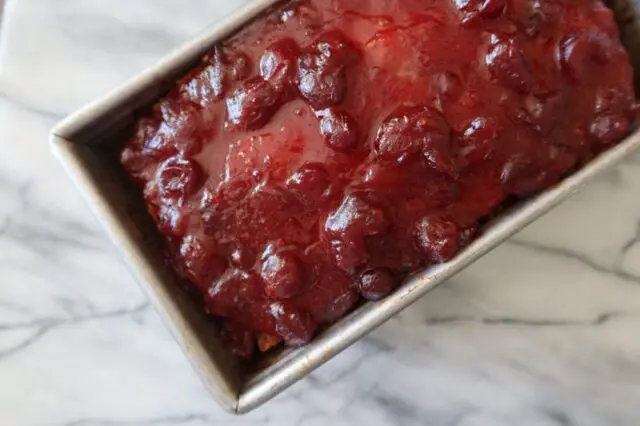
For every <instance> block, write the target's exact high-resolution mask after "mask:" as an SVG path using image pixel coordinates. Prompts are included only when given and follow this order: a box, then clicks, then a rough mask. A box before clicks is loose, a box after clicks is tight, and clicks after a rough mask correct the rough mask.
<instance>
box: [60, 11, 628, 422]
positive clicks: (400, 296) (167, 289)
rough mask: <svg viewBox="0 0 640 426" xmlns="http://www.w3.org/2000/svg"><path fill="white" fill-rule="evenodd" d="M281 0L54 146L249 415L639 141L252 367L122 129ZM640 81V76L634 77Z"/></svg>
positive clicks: (224, 30) (162, 66)
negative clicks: (140, 176) (185, 277)
mask: <svg viewBox="0 0 640 426" xmlns="http://www.w3.org/2000/svg"><path fill="white" fill-rule="evenodd" d="M275 3H278V1H277V0H257V1H254V2H252V3H250V4H249V5H248V6H245V7H244V8H243V9H241V10H240V11H239V12H238V13H237V14H235V15H234V16H232V17H231V18H229V19H227V20H226V21H225V22H223V23H221V24H220V25H218V26H216V27H215V28H213V29H211V30H209V31H207V32H205V33H204V34H203V35H201V36H199V37H198V38H196V39H194V40H193V41H191V42H189V43H187V44H186V45H184V46H183V47H181V48H179V49H178V50H177V51H175V52H174V53H172V54H170V55H169V56H168V57H166V58H165V59H163V60H162V61H160V62H159V63H158V64H157V65H155V66H153V67H152V68H150V69H148V70H147V71H145V72H143V73H142V74H141V75H139V76H137V77H136V78H134V79H133V80H131V81H130V82H128V83H126V84H125V85H124V86H122V87H121V88H119V89H117V90H115V91H113V92H112V93H110V94H108V95H107V96H106V97H104V98H103V99H100V100H98V101H96V102H94V103H92V104H90V105H89V106H87V107H85V108H83V109H81V110H80V111H78V112H76V113H74V114H72V115H71V116H70V117H68V118H66V119H65V120H64V121H63V122H61V123H60V124H58V125H57V126H56V127H55V128H54V129H53V130H52V133H51V147H52V149H53V152H54V153H55V155H56V156H57V157H58V159H59V160H60V162H61V163H62V164H63V166H64V167H65V168H66V170H67V172H68V174H69V175H70V177H71V178H72V180H73V182H74V183H75V185H76V186H77V188H78V189H79V190H80V191H81V192H82V194H83V195H84V197H85V198H86V200H87V202H88V203H89V205H90V207H91V209H92V210H93V212H94V214H95V215H96V217H97V218H98V220H99V221H100V223H101V224H102V226H103V227H104V229H105V230H106V232H107V233H108V234H109V236H110V238H111V240H112V241H113V243H114V244H115V246H116V248H117V249H118V250H119V251H120V253H121V255H122V257H123V258H124V260H125V262H126V263H127V264H128V265H129V267H130V269H131V272H132V273H133V275H134V276H135V278H136V280H137V281H138V282H139V283H140V285H141V286H142V287H143V288H144V289H145V290H146V292H147V293H148V295H149V297H150V298H151V299H152V301H153V302H154V303H155V306H156V308H157V310H158V311H159V312H160V314H161V316H162V317H163V319H164V320H165V322H166V324H167V326H168V327H169V328H170V329H171V331H172V333H173V334H174V336H175V338H176V340H177V341H178V343H179V344H180V346H181V347H182V349H183V351H184V353H185V354H186V356H187V357H188V359H189V361H190V362H191V364H192V366H193V368H194V369H195V370H196V372H197V373H198V374H199V376H200V377H201V378H202V381H203V382H204V384H205V386H206V387H207V388H208V389H209V390H210V391H211V393H212V395H213V396H214V397H215V398H216V400H217V401H218V402H219V403H220V404H221V405H222V406H223V407H224V408H225V409H226V410H228V411H230V412H232V413H236V414H240V413H246V412H248V411H251V410H253V409H254V408H256V407H258V406H259V405H261V404H263V403H265V402H266V401H268V400H269V399H271V398H273V397H274V396H275V395H277V394H278V393H280V392H282V391H283V390H284V389H286V388H287V387H289V386H291V385H292V384H293V383H295V382H296V381H298V380H300V379H302V378H303V377H305V376H306V375H307V374H309V373H310V372H311V371H313V370H314V369H316V368H317V367H319V366H321V365H322V364H324V363H325V362H327V361H328V360H329V359H331V358H332V357H334V356H335V355H336V354H338V353H339V352H341V351H342V350H344V349H345V348H347V347H348V346H349V345H351V344H353V343H354V342H355V341H357V340H358V339H360V338H361V337H362V336H364V335H366V334H367V333H369V332H370V331H372V330H373V329H375V328H376V327H378V326H379V325H381V324H382V323H384V322H385V321H387V320H388V319H389V318H391V317H392V316H394V315H395V314H397V313H398V312H400V311H401V310H403V309H404V308H406V307H407V306H409V305H411V304H412V303H414V302H415V301H416V300H418V299H419V298H421V297H422V296H424V295H425V294H427V293H428V292H429V291H431V290H433V289H434V288H435V287H436V286H438V285H439V284H442V283H443V282H445V281H446V280H447V279H448V278H450V277H451V276H453V275H454V274H456V273H457V272H459V271H461V270H462V269H464V268H466V267H467V266H469V265H470V264H471V263H473V262H474V261H475V260H477V259H479V258H480V257H481V256H483V255H484V254H486V253H487V252H489V251H490V250H492V249H493V248H494V247H496V246H497V245H499V244H500V243H501V242H503V241H504V240H505V239H507V238H508V237H509V236H511V235H513V234H514V233H516V232H518V231H520V230H521V229H523V228H524V227H525V226H526V225H528V224H529V223H531V222H532V221H534V220H535V219H536V218H538V217H540V216H541V215H543V214H544V213H546V212H548V211H549V210H550V209H551V208H553V207H554V206H556V205H557V204H559V203H560V202H562V201H563V200H565V199H566V198H567V197H569V196H570V195H571V194H573V193H574V192H576V191H577V190H578V189H580V187H582V186H583V185H585V184H586V183H587V182H589V181H590V180H592V179H593V178H594V177H595V176H596V175H598V174H599V173H600V172H602V171H604V170H606V169H609V168H611V167H614V166H615V165H616V163H618V162H619V161H621V160H622V159H624V158H625V157H626V156H627V155H629V154H630V153H631V152H632V151H634V150H635V149H636V148H637V147H638V146H639V145H640V133H639V132H638V131H635V132H634V133H633V134H631V135H630V136H628V137H627V138H626V139H625V140H624V141H622V142H621V143H620V144H619V145H617V146H615V147H613V148H611V149H610V150H609V151H607V152H605V153H603V154H602V155H600V156H599V157H598V158H596V159H594V160H593V161H591V162H590V163H589V164H587V165H586V166H585V167H583V168H582V169H580V170H579V171H577V172H576V173H574V174H573V175H571V176H570V177H568V178H566V179H565V180H563V181H562V182H561V183H560V184H558V185H557V186H555V187H553V188H551V189H549V190H548V191H546V192H544V193H542V194H540V195H538V196H536V197H535V198H533V199H531V200H529V201H527V202H524V203H522V204H520V205H517V206H513V207H512V208H511V209H509V210H507V211H505V212H504V213H503V214H501V215H500V216H499V217H497V218H496V219H495V220H493V221H492V222H491V223H490V224H488V225H487V226H486V228H485V229H484V232H483V233H482V235H481V237H480V238H479V239H478V240H476V241H475V242H474V243H473V244H472V245H471V246H469V247H468V248H467V249H466V250H464V251H463V252H462V253H460V254H459V255H458V256H457V257H456V258H455V259H454V260H453V261H451V262H449V263H446V264H443V265H439V266H435V267H431V268H428V269H425V270H423V271H420V272H419V273H417V274H415V275H413V276H412V277H411V278H409V279H408V280H406V281H405V283H404V284H403V285H402V287H401V288H400V289H399V290H398V291H396V292H395V293H394V294H393V295H391V296H389V297H388V298H386V299H384V300H383V301H381V302H377V303H369V304H365V305H363V306H361V307H360V308H359V309H357V310H356V311H355V312H353V313H351V314H350V315H349V316H347V317H345V318H343V319H342V320H341V321H339V322H338V323H336V324H335V325H334V326H332V327H331V328H329V329H327V330H325V331H324V332H323V333H321V334H320V335H319V336H317V338H316V339H315V340H314V341H313V342H312V343H311V344H309V345H307V346H305V347H303V348H300V349H296V350H282V351H281V352H280V353H277V354H273V355H270V356H268V357H265V358H264V359H262V360H259V361H258V362H257V364H256V365H254V366H252V367H251V369H250V370H249V371H248V372H247V370H246V369H245V368H241V367H240V366H239V365H238V364H237V363H236V362H235V360H234V358H233V357H232V356H231V354H230V353H229V352H228V351H227V349H226V348H225V347H224V344H222V343H221V340H220V337H219V326H218V323H217V321H215V320H212V319H211V318H207V317H206V316H205V315H204V313H203V310H202V307H201V306H199V305H198V304H197V303H196V302H195V301H194V300H192V299H191V298H190V297H189V296H188V295H187V294H186V293H185V292H184V291H183V290H182V289H181V288H180V287H179V286H178V285H176V282H175V280H176V278H175V275H174V273H173V271H172V270H171V269H170V268H169V267H168V266H167V265H166V264H165V262H164V261H163V254H162V250H161V246H162V237H161V236H160V235H159V233H158V231H157V230H156V228H155V226H154V224H153V222H152V220H151V219H150V217H149V215H148V214H147V213H146V208H145V205H144V202H143V201H142V197H141V195H140V193H139V190H138V189H137V188H134V187H133V185H132V184H131V183H130V181H129V179H128V178H127V176H126V174H125V172H124V170H123V169H122V167H121V166H120V164H119V162H118V155H117V152H118V149H119V148H120V147H121V146H122V141H123V139H124V134H123V132H124V131H125V129H126V128H127V126H129V125H130V124H131V123H132V121H133V120H134V113H135V111H137V110H139V109H140V108H143V107H145V106H148V105H149V104H150V103H152V102H153V101H154V100H156V99H157V98H158V97H160V96H162V95H163V94H164V93H166V92H167V91H168V89H169V88H170V87H171V85H172V84H173V83H174V82H175V80H176V79H177V78H178V77H179V76H181V75H182V74H184V73H185V72H186V71H187V70H189V69H190V68H191V67H193V66H194V65H195V64H197V63H198V61H199V60H200V58H201V57H202V56H203V55H204V54H205V52H206V51H207V50H209V49H210V48H211V47H212V46H213V45H214V44H215V43H216V42H218V41H221V40H223V39H225V38H226V37H228V36H229V35H231V34H233V33H234V32H235V31H237V30H238V29H240V28H242V26H243V25H245V24H246V23H247V22H249V21H250V20H252V19H253V18H255V17H256V16H257V15H259V14H261V13H262V12H264V11H265V10H266V9H267V8H269V7H270V6H273V5H274V4H275ZM610 6H611V7H613V8H614V10H615V12H616V15H617V19H618V22H619V23H620V25H621V34H622V35H623V38H624V42H625V45H626V47H627V49H628V50H629V51H630V53H631V56H632V61H633V63H634V68H635V69H636V74H637V71H638V70H640V67H638V66H637V65H638V62H637V60H638V59H639V58H638V49H637V48H636V46H638V40H639V39H640V37H638V36H637V34H638V31H637V28H636V26H635V24H636V20H635V13H636V12H635V11H636V7H635V6H636V5H635V4H634V3H630V2H629V0H624V1H615V2H614V4H610ZM636 81H638V79H637V78H636Z"/></svg>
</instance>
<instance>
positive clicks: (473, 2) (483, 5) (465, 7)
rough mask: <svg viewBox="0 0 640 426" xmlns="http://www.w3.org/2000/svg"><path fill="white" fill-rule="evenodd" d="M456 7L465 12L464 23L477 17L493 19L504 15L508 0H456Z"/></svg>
mask: <svg viewBox="0 0 640 426" xmlns="http://www.w3.org/2000/svg"><path fill="white" fill-rule="evenodd" d="M454 3H455V5H456V8H457V9H458V10H459V11H461V12H462V13H463V16H464V17H463V20H462V21H463V23H466V22H470V21H472V20H475V19H476V18H484V19H492V18H497V17H498V16H500V15H502V12H503V11H504V8H505V4H506V0H454Z"/></svg>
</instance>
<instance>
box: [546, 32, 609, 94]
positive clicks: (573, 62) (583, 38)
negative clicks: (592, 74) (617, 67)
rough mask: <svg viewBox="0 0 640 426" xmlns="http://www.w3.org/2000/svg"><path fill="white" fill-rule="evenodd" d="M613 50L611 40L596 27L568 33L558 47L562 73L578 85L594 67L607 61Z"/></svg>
mask: <svg viewBox="0 0 640 426" xmlns="http://www.w3.org/2000/svg"><path fill="white" fill-rule="evenodd" d="M613 48H614V47H613V43H612V40H611V38H610V37H609V36H608V35H607V34H606V33H605V32H603V31H602V30H600V29H599V28H597V27H590V28H589V29H585V30H579V31H575V32H572V33H569V34H568V35H566V36H565V37H564V38H563V39H562V40H560V44H559V45H558V57H559V58H560V65H561V66H562V71H564V73H565V75H566V76H567V77H568V78H569V79H570V80H571V81H572V82H574V83H579V82H580V81H582V79H583V77H584V76H585V75H586V74H587V72H588V70H590V69H591V68H592V67H593V66H594V65H596V64H606V63H607V62H608V61H609V59H610V55H611V50H612V49H613Z"/></svg>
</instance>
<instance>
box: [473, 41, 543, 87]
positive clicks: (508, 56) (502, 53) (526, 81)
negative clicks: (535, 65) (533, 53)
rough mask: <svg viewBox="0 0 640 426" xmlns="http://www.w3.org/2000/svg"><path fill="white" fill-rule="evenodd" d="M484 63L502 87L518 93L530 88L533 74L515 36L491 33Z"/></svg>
mask: <svg viewBox="0 0 640 426" xmlns="http://www.w3.org/2000/svg"><path fill="white" fill-rule="evenodd" d="M485 63H486V64H487V68H488V69H489V73H490V74H491V75H492V76H493V78H495V79H496V80H497V81H498V82H499V83H500V84H502V85H503V86H504V87H507V88H509V89H511V90H514V91H516V92H518V93H528V92H529V91H530V90H531V86H532V85H533V75H532V73H531V69H530V66H529V62H528V61H527V58H526V57H525V55H524V53H523V51H522V48H521V46H520V43H519V42H518V40H517V39H516V38H508V37H506V36H503V35H496V34H493V35H492V36H491V43H490V44H489V50H488V51H487V54H486V56H485Z"/></svg>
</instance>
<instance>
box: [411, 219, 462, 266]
mask: <svg viewBox="0 0 640 426" xmlns="http://www.w3.org/2000/svg"><path fill="white" fill-rule="evenodd" d="M416 230H417V242H418V247H419V248H420V249H422V251H423V253H424V254H425V255H426V256H427V259H428V260H429V261H431V262H434V263H443V262H447V261H449V260H451V259H452V258H453V257H454V256H455V255H456V254H457V253H458V250H459V249H460V232H461V231H460V229H459V227H458V225H456V224H455V222H453V221H452V220H450V219H448V218H446V217H445V216H443V215H436V214H434V215H428V216H425V217H424V218H422V220H420V221H419V222H418V224H417V227H416Z"/></svg>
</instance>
